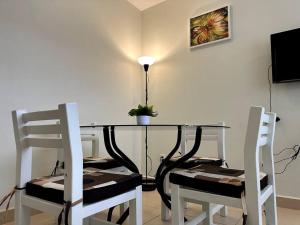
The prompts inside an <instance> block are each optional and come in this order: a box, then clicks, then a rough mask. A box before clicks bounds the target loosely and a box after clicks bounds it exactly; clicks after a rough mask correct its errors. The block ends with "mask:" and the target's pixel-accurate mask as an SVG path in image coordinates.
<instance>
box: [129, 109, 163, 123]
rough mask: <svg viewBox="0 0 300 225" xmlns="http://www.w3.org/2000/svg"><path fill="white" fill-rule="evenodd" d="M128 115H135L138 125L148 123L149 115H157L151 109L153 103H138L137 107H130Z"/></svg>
mask: <svg viewBox="0 0 300 225" xmlns="http://www.w3.org/2000/svg"><path fill="white" fill-rule="evenodd" d="M128 115H129V116H136V121H137V124H138V125H149V124H150V117H156V116H157V115H158V113H157V112H155V111H153V105H151V106H148V105H145V106H142V105H138V107H137V108H135V109H131V110H130V111H129V112H128Z"/></svg>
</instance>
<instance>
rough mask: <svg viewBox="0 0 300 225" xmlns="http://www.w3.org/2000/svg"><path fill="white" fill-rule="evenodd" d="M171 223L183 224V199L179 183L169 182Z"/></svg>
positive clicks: (174, 224)
mask: <svg viewBox="0 0 300 225" xmlns="http://www.w3.org/2000/svg"><path fill="white" fill-rule="evenodd" d="M171 199H172V201H171V205H172V225H184V201H183V198H182V197H180V192H179V185H176V184H171Z"/></svg>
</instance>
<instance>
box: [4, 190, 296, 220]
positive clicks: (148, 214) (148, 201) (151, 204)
mask: <svg viewBox="0 0 300 225" xmlns="http://www.w3.org/2000/svg"><path fill="white" fill-rule="evenodd" d="M199 210H200V208H199V207H198V206H197V205H193V204H192V205H189V208H188V210H187V212H186V216H187V217H191V216H192V215H193V214H195V212H197V211H199ZM115 211H117V210H115ZM228 212H229V213H228V216H227V217H221V216H219V215H216V216H215V218H214V222H215V223H216V224H223V225H242V220H241V215H242V212H241V210H239V209H233V208H229V210H228ZM99 217H104V214H100V215H99ZM278 219H279V225H299V224H300V210H291V209H285V208H278ZM143 221H144V224H147V225H167V224H171V222H170V221H167V222H163V221H161V219H160V198H159V195H158V194H157V192H146V193H145V192H144V193H143ZM31 224H32V225H56V224H57V223H56V218H53V217H50V216H48V215H45V214H38V215H35V216H33V217H32V222H31ZM126 224H127V223H126ZM6 225H13V223H7V224H6Z"/></svg>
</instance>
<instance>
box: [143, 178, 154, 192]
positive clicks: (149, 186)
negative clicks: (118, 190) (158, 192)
mask: <svg viewBox="0 0 300 225" xmlns="http://www.w3.org/2000/svg"><path fill="white" fill-rule="evenodd" d="M155 189H156V182H155V179H154V178H152V177H147V179H146V177H143V181H142V190H143V191H154V190H155Z"/></svg>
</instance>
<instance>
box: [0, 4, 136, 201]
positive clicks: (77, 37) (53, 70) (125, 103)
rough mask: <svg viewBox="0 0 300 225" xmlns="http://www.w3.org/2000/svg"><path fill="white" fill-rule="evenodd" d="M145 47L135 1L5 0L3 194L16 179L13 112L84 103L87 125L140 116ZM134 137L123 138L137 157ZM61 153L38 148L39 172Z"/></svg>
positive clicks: (0, 52) (1, 24)
mask: <svg viewBox="0 0 300 225" xmlns="http://www.w3.org/2000/svg"><path fill="white" fill-rule="evenodd" d="M140 51H141V12H140V11H139V10H137V9H136V8H135V7H134V6H132V5H131V4H129V3H128V2H127V1H124V0H113V1H112V0H101V1H99V0H85V1H82V0H51V1H49V0H48V1H40V0H30V1H23V0H2V1H0V103H1V106H0V124H1V126H0V143H1V150H0V152H1V156H0V196H3V195H4V194H5V193H7V192H8V191H9V190H10V189H11V188H12V187H13V186H14V184H15V145H14V136H13V130H12V122H11V114H10V112H11V110H14V109H19V108H26V109H28V110H29V111H30V110H38V109H49V108H54V107H57V105H58V104H59V103H64V102H77V103H78V105H79V111H80V120H81V123H88V122H93V121H97V122H99V123H105V124H108V123H126V122H131V121H134V118H130V117H128V115H127V112H128V110H129V109H130V108H132V107H134V106H135V105H136V104H137V103H139V102H140V98H141V97H140V92H141V89H140V82H141V79H140V77H141V76H140V74H141V68H140V66H139V65H138V64H137V62H136V59H137V57H138V56H140ZM123 136H125V135H122V137H123ZM133 139H135V140H136V139H137V138H136V137H135V136H133V135H129V137H127V136H126V137H123V138H122V140H119V141H120V142H121V146H123V147H124V149H128V150H129V151H128V154H129V156H132V157H133V156H135V155H136V153H135V150H136V146H140V145H139V143H137V142H133V143H132V142H129V143H127V141H128V140H133ZM131 150H132V151H131ZM133 153H134V154H133ZM55 154H56V153H55V152H54V151H50V152H49V153H48V152H45V151H43V152H42V153H38V152H35V153H34V159H35V163H34V165H35V166H34V167H35V172H34V174H35V175H37V174H43V175H45V174H48V173H49V170H50V168H52V166H53V165H54V163H55ZM45 165H47V168H45Z"/></svg>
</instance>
